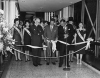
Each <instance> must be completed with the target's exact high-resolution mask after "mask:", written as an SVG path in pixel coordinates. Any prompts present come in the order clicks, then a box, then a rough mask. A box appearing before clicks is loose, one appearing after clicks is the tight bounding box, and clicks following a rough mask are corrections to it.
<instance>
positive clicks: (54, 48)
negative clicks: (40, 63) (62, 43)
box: [51, 40, 57, 53]
mask: <svg viewBox="0 0 100 78" xmlns="http://www.w3.org/2000/svg"><path fill="white" fill-rule="evenodd" d="M56 42H57V41H53V40H51V43H52V52H53V53H54V52H55V51H56Z"/></svg>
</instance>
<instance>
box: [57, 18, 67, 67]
mask: <svg viewBox="0 0 100 78" xmlns="http://www.w3.org/2000/svg"><path fill="white" fill-rule="evenodd" d="M66 38H67V26H66V21H65V20H64V19H62V20H61V21H60V26H59V27H58V40H61V41H64V42H66ZM58 46H59V55H60V56H64V55H65V54H66V45H65V44H62V43H60V42H59V45H58ZM63 58H64V57H60V58H59V67H62V64H63Z"/></svg>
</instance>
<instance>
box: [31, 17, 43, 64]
mask: <svg viewBox="0 0 100 78" xmlns="http://www.w3.org/2000/svg"><path fill="white" fill-rule="evenodd" d="M30 33H31V45H32V46H38V47H42V35H43V29H42V27H41V26H40V19H39V18H36V20H35V23H34V25H32V26H30ZM32 54H33V56H38V57H33V65H34V66H38V65H41V64H40V58H39V57H40V56H41V49H35V48H33V49H32Z"/></svg>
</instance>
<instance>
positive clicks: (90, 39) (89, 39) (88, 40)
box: [85, 38, 93, 50]
mask: <svg viewBox="0 0 100 78" xmlns="http://www.w3.org/2000/svg"><path fill="white" fill-rule="evenodd" d="M91 41H93V39H92V38H88V39H87V45H86V48H85V50H87V49H88V48H90V42H91Z"/></svg>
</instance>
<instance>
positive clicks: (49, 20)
mask: <svg viewBox="0 0 100 78" xmlns="http://www.w3.org/2000/svg"><path fill="white" fill-rule="evenodd" d="M49 22H50V12H49Z"/></svg>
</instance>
